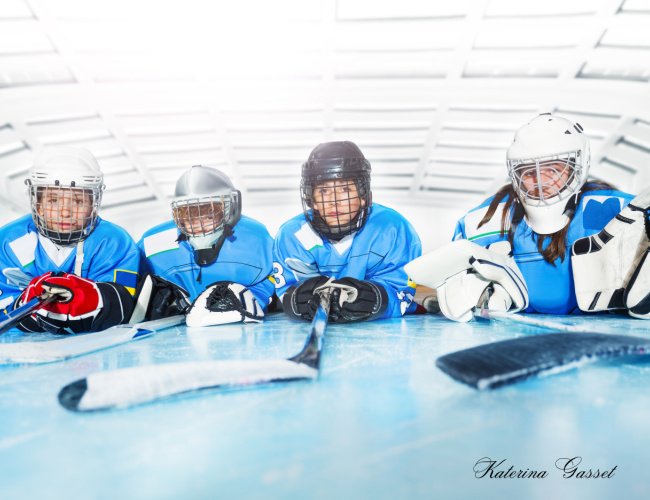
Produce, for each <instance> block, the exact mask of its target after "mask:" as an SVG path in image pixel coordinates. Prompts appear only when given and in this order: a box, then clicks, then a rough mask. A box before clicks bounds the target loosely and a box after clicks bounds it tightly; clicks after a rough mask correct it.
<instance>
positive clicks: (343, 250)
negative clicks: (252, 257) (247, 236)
mask: <svg viewBox="0 0 650 500" xmlns="http://www.w3.org/2000/svg"><path fill="white" fill-rule="evenodd" d="M300 192H301V196H302V203H303V209H304V211H303V213H302V214H300V215H297V216H296V217H294V218H292V219H290V220H289V221H288V222H286V223H285V224H284V225H283V226H282V227H281V228H280V230H279V232H278V234H277V236H276V240H275V245H274V258H275V263H274V266H275V274H274V277H275V282H276V288H277V290H276V293H277V294H278V297H280V299H281V300H282V304H283V308H284V310H285V312H286V313H287V314H289V315H290V316H292V317H294V318H303V319H312V318H313V316H314V313H315V311H316V308H317V303H318V298H317V297H316V296H315V295H314V290H315V289H317V288H318V287H320V286H322V285H324V284H326V283H331V284H333V285H338V286H343V287H346V288H348V289H351V290H353V291H354V292H355V295H356V300H353V301H349V302H342V301H340V300H332V301H331V303H330V320H331V321H333V322H347V321H358V320H373V319H379V318H390V317H398V316H401V315H403V314H405V313H406V312H412V311H413V310H414V309H415V304H414V303H413V294H414V285H413V284H412V283H409V281H408V278H407V276H406V273H405V272H404V269H403V266H404V264H405V263H406V262H408V261H410V260H412V259H413V258H415V257H417V256H419V255H420V253H421V245H420V239H419V237H418V235H417V234H416V232H415V230H414V229H413V227H412V226H411V225H410V224H409V223H408V222H407V221H406V219H404V217H402V216H401V215H400V214H398V213H397V212H396V211H394V210H392V209H390V208H386V207H383V206H381V205H378V204H373V203H372V194H371V190H370V162H368V160H366V158H365V157H364V156H363V153H362V152H361V150H360V149H359V148H358V147H357V146H356V144H354V143H352V142H348V141H344V142H327V143H323V144H320V145H318V146H317V147H316V148H315V149H314V150H313V151H312V152H311V154H310V155H309V159H308V160H307V161H306V162H305V163H304V164H303V166H302V182H301V185H300ZM341 302H342V303H341Z"/></svg>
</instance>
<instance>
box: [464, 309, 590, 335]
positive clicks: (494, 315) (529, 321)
mask: <svg viewBox="0 0 650 500" xmlns="http://www.w3.org/2000/svg"><path fill="white" fill-rule="evenodd" d="M474 316H475V317H477V318H482V319H490V320H496V321H509V322H512V323H519V324H522V325H528V326H538V327H540V328H548V329H549V330H556V331H560V332H568V333H593V332H594V330H593V329H589V330H587V329H585V328H583V327H581V326H576V325H567V324H565V323H560V322H558V321H551V320H547V319H535V318H531V317H530V316H521V315H519V314H515V313H508V312H503V311H490V310H489V309H479V308H477V309H476V310H475V311H474Z"/></svg>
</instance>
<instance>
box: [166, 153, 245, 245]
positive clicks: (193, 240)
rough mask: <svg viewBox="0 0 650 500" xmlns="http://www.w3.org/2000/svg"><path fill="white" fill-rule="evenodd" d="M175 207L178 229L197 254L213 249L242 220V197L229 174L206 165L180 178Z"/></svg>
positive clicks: (199, 166) (189, 170)
mask: <svg viewBox="0 0 650 500" xmlns="http://www.w3.org/2000/svg"><path fill="white" fill-rule="evenodd" d="M171 205H172V214H173V216H174V222H175V223H176V226H177V227H178V229H179V230H180V231H181V233H183V234H184V235H185V236H186V237H187V239H188V241H189V242H190V245H192V247H193V248H194V249H195V250H203V249H207V248H210V247H212V245H214V244H215V243H216V241H217V240H218V239H219V237H220V236H221V235H222V234H223V232H224V228H225V227H226V226H228V227H229V228H230V229H232V228H233V227H234V226H235V224H237V222H239V219H240V218H241V193H240V192H239V191H238V190H237V189H235V186H234V185H233V183H232V182H231V181H230V179H229V178H228V176H226V174H224V173H223V172H221V171H220V170H217V169H215V168H210V167H204V166H203V165H194V166H193V167H190V168H189V169H188V170H186V171H185V173H183V175H181V176H180V178H179V179H178V181H177V182H176V190H175V192H174V198H173V199H172V203H171Z"/></svg>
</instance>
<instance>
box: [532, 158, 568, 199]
mask: <svg viewBox="0 0 650 500" xmlns="http://www.w3.org/2000/svg"><path fill="white" fill-rule="evenodd" d="M572 172H573V168H572V167H571V166H570V164H569V163H568V162H564V161H550V162H544V163H541V164H540V165H539V171H538V169H537V167H536V166H535V165H528V166H524V167H523V168H522V169H521V173H520V176H521V185H522V187H523V189H524V190H525V191H526V193H527V195H528V196H529V197H531V198H534V199H541V198H544V199H547V198H551V197H552V196H555V195H556V194H558V193H559V192H560V191H562V189H564V188H565V187H566V185H567V182H568V180H569V177H570V176H571V173H572Z"/></svg>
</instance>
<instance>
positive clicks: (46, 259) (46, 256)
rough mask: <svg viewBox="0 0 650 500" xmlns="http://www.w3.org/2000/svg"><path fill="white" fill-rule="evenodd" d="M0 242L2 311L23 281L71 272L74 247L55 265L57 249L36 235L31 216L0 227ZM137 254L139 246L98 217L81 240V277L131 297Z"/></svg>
mask: <svg viewBox="0 0 650 500" xmlns="http://www.w3.org/2000/svg"><path fill="white" fill-rule="evenodd" d="M0 242H1V243H0V244H1V245H2V251H0V266H1V269H2V273H0V306H1V307H3V308H4V307H7V305H9V304H11V303H12V302H13V301H14V300H15V299H16V298H17V297H18V296H19V295H20V293H21V292H22V290H23V289H24V288H25V282H24V281H25V280H27V281H29V280H31V279H32V278H35V277H37V276H41V275H42V274H44V273H46V272H48V271H54V272H57V271H61V272H65V273H74V270H75V263H76V261H77V251H76V245H75V246H73V247H72V250H71V251H70V252H69V253H68V254H67V256H66V254H64V256H65V258H64V260H63V261H62V262H58V260H59V259H57V257H56V255H55V253H56V252H57V247H55V246H54V244H53V243H51V242H50V241H49V240H47V241H45V239H44V237H43V236H39V234H38V230H37V229H36V226H35V224H34V222H33V220H32V216H31V215H25V216H24V217H21V218H20V219H17V220H15V221H13V222H10V223H9V224H7V225H6V226H4V227H3V228H0ZM139 255H140V252H139V251H138V247H137V246H136V245H135V242H134V241H133V239H132V238H131V236H129V234H128V233H127V232H126V231H125V230H124V229H122V228H121V227H119V226H117V225H115V224H112V223H110V222H108V221H105V220H102V219H101V218H98V220H97V225H96V226H95V229H94V230H93V232H92V233H90V235H89V236H88V237H87V238H86V239H85V240H84V241H83V265H82V267H81V276H82V277H84V278H88V279H91V280H93V281H106V282H113V283H118V284H120V285H123V286H125V287H126V288H127V290H129V292H131V295H133V294H134V293H135V286H136V282H137V280H138V271H139V264H140V256H139ZM57 262H58V263H57ZM17 276H18V278H17Z"/></svg>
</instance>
